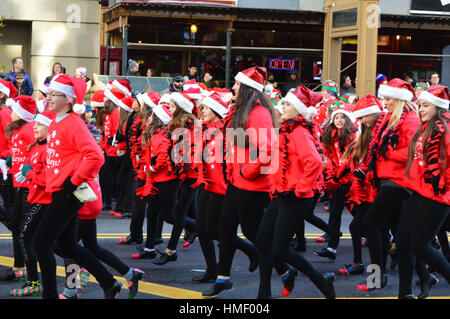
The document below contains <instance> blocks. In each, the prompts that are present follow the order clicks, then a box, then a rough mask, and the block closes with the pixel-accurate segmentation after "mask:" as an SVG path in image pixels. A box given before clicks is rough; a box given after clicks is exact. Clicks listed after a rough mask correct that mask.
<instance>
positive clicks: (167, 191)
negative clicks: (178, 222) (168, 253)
mask: <svg viewBox="0 0 450 319" xmlns="http://www.w3.org/2000/svg"><path fill="white" fill-rule="evenodd" d="M155 186H156V187H157V188H158V189H159V191H158V194H157V195H156V196H154V197H152V198H150V199H149V205H148V207H147V240H146V242H145V247H146V248H150V249H152V248H154V247H155V240H156V238H157V237H158V236H160V234H159V228H160V225H161V221H166V222H167V223H169V224H172V225H173V224H174V220H175V218H174V210H175V205H176V199H177V193H178V188H179V187H180V183H179V181H178V180H176V179H174V180H171V181H168V182H162V183H156V184H155ZM175 247H176V246H175ZM169 249H170V248H169Z"/></svg>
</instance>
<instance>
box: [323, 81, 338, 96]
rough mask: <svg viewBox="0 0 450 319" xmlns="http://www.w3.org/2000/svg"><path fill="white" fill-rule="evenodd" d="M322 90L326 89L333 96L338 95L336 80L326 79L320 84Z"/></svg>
mask: <svg viewBox="0 0 450 319" xmlns="http://www.w3.org/2000/svg"><path fill="white" fill-rule="evenodd" d="M322 90H325V91H328V92H330V93H332V94H334V95H335V96H338V95H339V86H338V85H337V83H336V82H334V81H331V80H326V81H325V82H324V83H323V84H322Z"/></svg>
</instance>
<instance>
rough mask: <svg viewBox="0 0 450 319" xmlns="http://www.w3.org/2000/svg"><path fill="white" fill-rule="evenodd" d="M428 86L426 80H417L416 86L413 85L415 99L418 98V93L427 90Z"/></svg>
mask: <svg viewBox="0 0 450 319" xmlns="http://www.w3.org/2000/svg"><path fill="white" fill-rule="evenodd" d="M429 87H430V85H429V84H428V83H427V82H417V84H416V86H415V87H414V97H415V100H418V99H419V95H420V93H422V92H423V91H426V90H428V88H429Z"/></svg>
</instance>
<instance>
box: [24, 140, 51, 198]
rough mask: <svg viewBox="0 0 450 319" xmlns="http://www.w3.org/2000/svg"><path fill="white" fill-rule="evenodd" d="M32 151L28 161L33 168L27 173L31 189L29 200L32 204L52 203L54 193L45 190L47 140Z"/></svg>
mask: <svg viewBox="0 0 450 319" xmlns="http://www.w3.org/2000/svg"><path fill="white" fill-rule="evenodd" d="M30 151H31V157H30V158H29V160H28V161H27V163H28V164H30V165H31V167H32V168H33V169H32V170H30V171H29V172H28V173H27V180H28V183H29V186H28V188H29V190H30V192H29V194H28V198H27V200H28V202H29V203H30V204H50V203H51V201H52V193H48V192H46V191H45V183H46V166H47V165H46V164H47V163H46V158H47V141H45V143H44V144H40V143H38V144H36V145H35V146H34V147H33V148H32V149H30Z"/></svg>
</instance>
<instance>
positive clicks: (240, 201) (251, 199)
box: [217, 184, 270, 276]
mask: <svg viewBox="0 0 450 319" xmlns="http://www.w3.org/2000/svg"><path fill="white" fill-rule="evenodd" d="M269 201H270V198H269V194H268V193H265V192H255V191H247V190H243V189H239V188H237V187H235V186H233V185H231V184H229V185H228V187H227V191H226V193H225V199H224V202H223V209H222V214H221V216H220V224H219V235H220V245H219V254H220V258H219V263H218V265H217V271H218V275H221V276H230V270H231V265H232V263H233V258H234V254H235V252H236V248H237V242H236V234H237V229H238V226H239V224H240V225H241V228H242V232H243V233H244V236H245V237H246V238H247V239H248V240H250V241H251V242H252V243H253V244H255V241H256V235H257V234H258V230H259V225H260V223H261V220H262V217H263V215H264V209H265V208H266V207H267V205H268V203H269Z"/></svg>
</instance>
